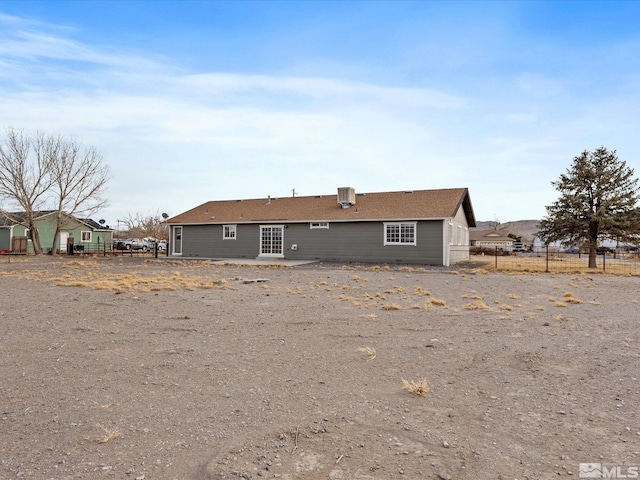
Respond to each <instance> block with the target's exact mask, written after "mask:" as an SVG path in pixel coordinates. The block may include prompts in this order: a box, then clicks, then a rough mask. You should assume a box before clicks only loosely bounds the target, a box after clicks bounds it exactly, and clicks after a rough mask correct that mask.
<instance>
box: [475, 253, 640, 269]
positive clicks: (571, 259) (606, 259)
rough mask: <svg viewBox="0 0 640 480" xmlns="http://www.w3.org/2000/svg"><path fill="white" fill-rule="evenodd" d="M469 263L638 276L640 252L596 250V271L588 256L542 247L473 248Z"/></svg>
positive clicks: (486, 266) (497, 267) (495, 266)
mask: <svg viewBox="0 0 640 480" xmlns="http://www.w3.org/2000/svg"><path fill="white" fill-rule="evenodd" d="M471 262H472V263H474V264H475V263H478V264H480V265H481V266H483V267H485V268H488V269H491V270H497V271H505V272H545V273H589V272H594V273H595V272H598V273H609V274H616V275H640V253H639V252H638V251H637V250H636V251H631V250H626V249H609V248H603V249H599V250H598V252H597V256H596V268H589V254H588V252H583V251H580V250H572V251H563V250H560V249H558V248H552V247H542V248H538V249H535V250H533V251H527V252H509V251H504V250H502V249H500V248H498V247H495V248H491V249H487V248H484V249H472V252H471Z"/></svg>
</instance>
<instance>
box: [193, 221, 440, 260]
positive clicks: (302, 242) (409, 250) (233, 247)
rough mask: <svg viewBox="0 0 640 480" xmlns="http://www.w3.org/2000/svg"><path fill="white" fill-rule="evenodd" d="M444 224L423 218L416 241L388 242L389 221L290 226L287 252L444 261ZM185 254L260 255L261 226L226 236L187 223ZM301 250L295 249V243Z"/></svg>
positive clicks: (307, 256) (298, 256)
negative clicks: (233, 237) (313, 227)
mask: <svg viewBox="0 0 640 480" xmlns="http://www.w3.org/2000/svg"><path fill="white" fill-rule="evenodd" d="M442 235H443V222H442V221H435V220H434V221H422V222H418V227H417V231H416V236H417V245H416V246H413V245H387V246H385V245H384V222H359V223H330V224H329V228H328V229H322V228H317V229H311V228H310V225H309V223H295V224H285V229H284V256H285V258H287V259H290V260H324V261H353V262H384V263H418V264H428V265H442V264H443V258H442V249H443V239H442ZM182 242H183V243H182V244H183V250H182V251H183V255H182V256H183V257H203V258H256V257H257V256H258V254H259V253H260V252H259V248H260V245H259V243H260V226H259V225H238V226H237V238H236V240H223V239H222V225H194V226H189V225H186V226H184V229H183V236H182ZM294 244H295V245H296V246H297V249H296V250H293V249H292V248H291V247H292V245H294Z"/></svg>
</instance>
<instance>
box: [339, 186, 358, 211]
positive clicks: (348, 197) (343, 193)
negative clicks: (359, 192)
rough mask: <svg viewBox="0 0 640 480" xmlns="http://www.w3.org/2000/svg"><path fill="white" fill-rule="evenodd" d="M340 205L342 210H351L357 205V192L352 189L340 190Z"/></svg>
mask: <svg viewBox="0 0 640 480" xmlns="http://www.w3.org/2000/svg"><path fill="white" fill-rule="evenodd" d="M338 203H339V204H340V205H342V208H349V207H351V206H353V205H355V204H356V190H355V188H352V187H339V188H338Z"/></svg>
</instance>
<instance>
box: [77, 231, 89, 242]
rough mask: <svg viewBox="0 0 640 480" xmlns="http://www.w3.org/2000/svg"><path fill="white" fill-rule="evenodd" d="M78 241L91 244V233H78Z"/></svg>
mask: <svg viewBox="0 0 640 480" xmlns="http://www.w3.org/2000/svg"><path fill="white" fill-rule="evenodd" d="M80 239H81V240H82V241H83V242H91V232H90V231H88V230H85V231H83V232H80Z"/></svg>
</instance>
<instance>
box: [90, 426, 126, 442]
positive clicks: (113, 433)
mask: <svg viewBox="0 0 640 480" xmlns="http://www.w3.org/2000/svg"><path fill="white" fill-rule="evenodd" d="M98 427H100V429H101V430H102V432H103V433H102V435H100V437H98V438H96V439H95V441H96V442H98V443H109V442H110V441H112V440H115V439H116V438H121V437H122V432H120V430H117V429H115V428H106V427H103V426H102V425H98Z"/></svg>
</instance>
